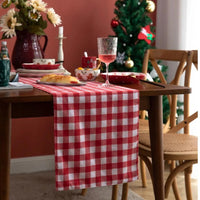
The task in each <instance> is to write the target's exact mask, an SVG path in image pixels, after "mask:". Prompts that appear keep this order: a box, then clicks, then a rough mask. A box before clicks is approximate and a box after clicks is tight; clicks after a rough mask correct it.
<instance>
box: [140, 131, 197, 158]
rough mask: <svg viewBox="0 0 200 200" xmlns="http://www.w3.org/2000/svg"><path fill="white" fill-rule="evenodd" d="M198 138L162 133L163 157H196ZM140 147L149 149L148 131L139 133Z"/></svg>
mask: <svg viewBox="0 0 200 200" xmlns="http://www.w3.org/2000/svg"><path fill="white" fill-rule="evenodd" d="M197 143H198V138H197V137H196V136H193V135H186V134H177V133H166V134H163V151H164V158H165V159H172V160H174V159H182V156H183V157H184V160H185V159H186V156H187V158H188V159H191V160H193V159H197V153H198V144H197ZM139 144H140V148H144V149H145V151H148V150H149V151H150V139H149V133H147V132H144V133H139Z"/></svg>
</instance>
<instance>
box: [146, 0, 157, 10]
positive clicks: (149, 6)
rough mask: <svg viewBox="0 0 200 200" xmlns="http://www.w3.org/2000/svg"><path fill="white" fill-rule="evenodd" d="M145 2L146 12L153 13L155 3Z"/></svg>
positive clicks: (148, 0)
mask: <svg viewBox="0 0 200 200" xmlns="http://www.w3.org/2000/svg"><path fill="white" fill-rule="evenodd" d="M146 2H147V7H146V10H147V11H148V12H154V11H155V8H156V6H155V3H154V2H153V1H150V0H147V1H146Z"/></svg>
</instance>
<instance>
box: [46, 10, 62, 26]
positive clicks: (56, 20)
mask: <svg viewBox="0 0 200 200" xmlns="http://www.w3.org/2000/svg"><path fill="white" fill-rule="evenodd" d="M47 18H48V19H49V21H50V22H51V23H52V24H53V25H54V26H56V25H59V24H61V18H60V16H59V15H58V14H56V13H55V11H54V9H53V8H49V9H48V10H47Z"/></svg>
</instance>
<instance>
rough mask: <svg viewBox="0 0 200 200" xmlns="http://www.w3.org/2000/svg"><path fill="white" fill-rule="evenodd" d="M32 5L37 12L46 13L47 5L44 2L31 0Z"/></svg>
mask: <svg viewBox="0 0 200 200" xmlns="http://www.w3.org/2000/svg"><path fill="white" fill-rule="evenodd" d="M30 5H31V6H33V8H34V10H35V11H37V10H38V11H40V12H46V6H47V3H45V2H43V1H42V0H31V2H30Z"/></svg>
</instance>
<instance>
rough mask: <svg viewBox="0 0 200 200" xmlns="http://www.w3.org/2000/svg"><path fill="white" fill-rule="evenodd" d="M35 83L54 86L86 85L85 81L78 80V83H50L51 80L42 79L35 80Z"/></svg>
mask: <svg viewBox="0 0 200 200" xmlns="http://www.w3.org/2000/svg"><path fill="white" fill-rule="evenodd" d="M36 83H39V84H45V85H55V86H81V85H86V83H85V82H80V83H51V82H43V81H40V80H37V81H36Z"/></svg>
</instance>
